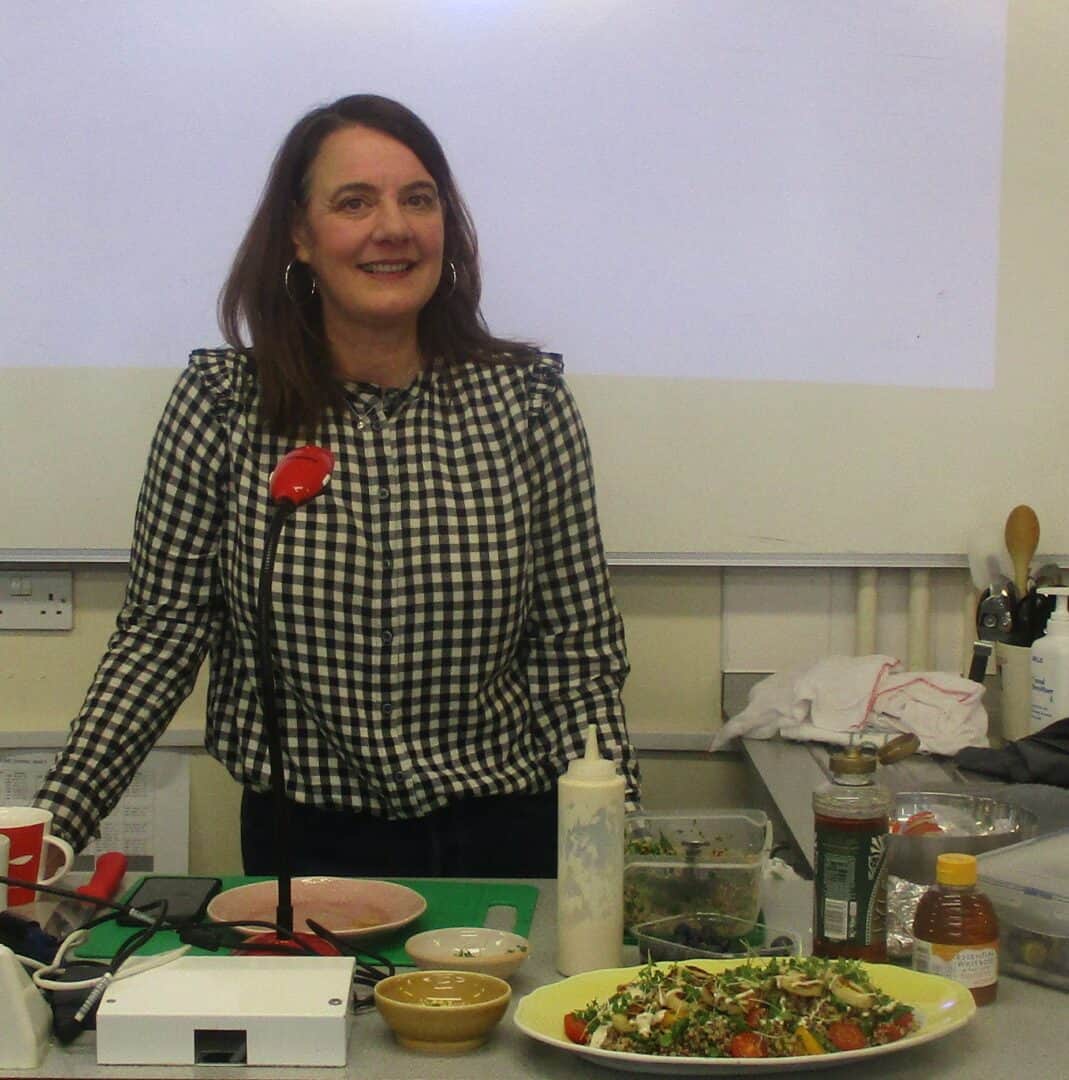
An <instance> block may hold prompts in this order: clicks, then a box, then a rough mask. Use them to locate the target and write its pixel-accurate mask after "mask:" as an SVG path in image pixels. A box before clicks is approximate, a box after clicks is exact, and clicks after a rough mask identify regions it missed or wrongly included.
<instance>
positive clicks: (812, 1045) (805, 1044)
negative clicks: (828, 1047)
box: [794, 1027, 825, 1054]
mask: <svg viewBox="0 0 1069 1080" xmlns="http://www.w3.org/2000/svg"><path fill="white" fill-rule="evenodd" d="M794 1037H795V1041H796V1042H797V1043H798V1047H799V1049H800V1050H801V1052H802V1053H803V1054H823V1053H825V1050H824V1047H823V1046H821V1045H820V1043H819V1042H817V1038H816V1036H815V1035H814V1034H813V1033H812V1032H811V1031H808V1030H807V1029H806V1028H804V1027H800V1028H798V1030H797V1031H795V1033H794Z"/></svg>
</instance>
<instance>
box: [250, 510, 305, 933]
mask: <svg viewBox="0 0 1069 1080" xmlns="http://www.w3.org/2000/svg"><path fill="white" fill-rule="evenodd" d="M296 509H297V507H296V505H295V504H294V503H292V502H289V501H285V500H283V501H280V502H279V503H278V504H277V505H276V507H275V511H274V513H273V514H272V515H271V521H270V524H269V526H268V530H267V550H266V551H265V552H264V561H263V564H262V565H261V566H260V584H259V592H258V594H257V605H256V645H257V649H256V653H257V657H256V659H257V664H256V670H257V682H258V683H259V692H260V708H261V709H262V710H263V719H264V731H265V732H266V735H267V749H268V757H269V761H270V764H271V792H272V795H273V797H274V805H275V857H276V860H277V867H278V908H277V914H276V916H275V921H276V922H277V923H278V925H279V927H280V928H281V929H282V931H283V936H289V935H291V934H292V933H293V897H292V882H293V853H292V851H291V848H290V806H289V801H288V800H287V798H286V774H285V769H284V767H283V764H282V731H281V728H280V726H279V722H278V707H277V703H276V701H275V665H274V659H273V657H272V655H271V643H272V640H273V633H272V629H273V625H274V623H273V621H272V618H271V581H272V578H273V576H274V569H275V554H276V552H277V550H278V541H279V537H280V536H281V535H282V528H283V526H284V525H285V524H286V522H287V521H288V520H289V518H290V517H292V515H293V512H294V511H295V510H296Z"/></svg>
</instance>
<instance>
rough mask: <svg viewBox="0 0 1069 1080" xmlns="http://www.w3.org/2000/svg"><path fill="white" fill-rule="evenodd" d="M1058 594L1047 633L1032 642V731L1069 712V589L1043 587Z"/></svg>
mask: <svg viewBox="0 0 1069 1080" xmlns="http://www.w3.org/2000/svg"><path fill="white" fill-rule="evenodd" d="M1039 591H1040V592H1041V593H1044V594H1045V595H1048V596H1053V597H1055V600H1054V610H1053V611H1052V612H1051V613H1050V618H1049V619H1047V630H1046V633H1045V634H1044V635H1043V636H1042V637H1040V638H1036V640H1035V641H1034V642H1032V731H1033V732H1036V731H1039V730H1040V729H1041V728H1045V727H1046V726H1047V725H1048V724H1053V723H1054V721H1055V720H1062V719H1064V718H1065V717H1067V716H1069V610H1067V608H1066V601H1069V589H1065V588H1049V589H1040V590H1039Z"/></svg>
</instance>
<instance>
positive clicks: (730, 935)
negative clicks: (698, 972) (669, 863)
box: [635, 911, 802, 960]
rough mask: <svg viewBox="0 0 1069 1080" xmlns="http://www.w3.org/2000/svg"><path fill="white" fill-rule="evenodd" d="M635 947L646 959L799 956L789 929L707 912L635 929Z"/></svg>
mask: <svg viewBox="0 0 1069 1080" xmlns="http://www.w3.org/2000/svg"><path fill="white" fill-rule="evenodd" d="M635 944H636V945H637V946H638V949H639V952H640V953H641V954H642V959H643V960H646V959H647V958H648V959H650V960H701V959H711V960H734V959H737V958H738V957H746V956H753V957H769V956H801V955H802V939H801V938H800V937H799V936H798V935H797V934H796V933H794V932H793V931H791V930H777V929H775V928H773V927H771V926H765V925H764V923H753V922H750V921H749V920H748V919H746V920H743V919H736V918H735V917H734V916H732V915H717V914H713V913H710V912H706V911H693V912H687V913H685V914H683V915H669V916H668V918H666V919H653V920H652V921H651V922H644V923H639V924H638V925H637V926H636V927H635Z"/></svg>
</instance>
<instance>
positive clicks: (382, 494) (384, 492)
mask: <svg viewBox="0 0 1069 1080" xmlns="http://www.w3.org/2000/svg"><path fill="white" fill-rule="evenodd" d="M389 497H390V489H389V488H388V487H380V488H379V498H380V499H388V498H389Z"/></svg>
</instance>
